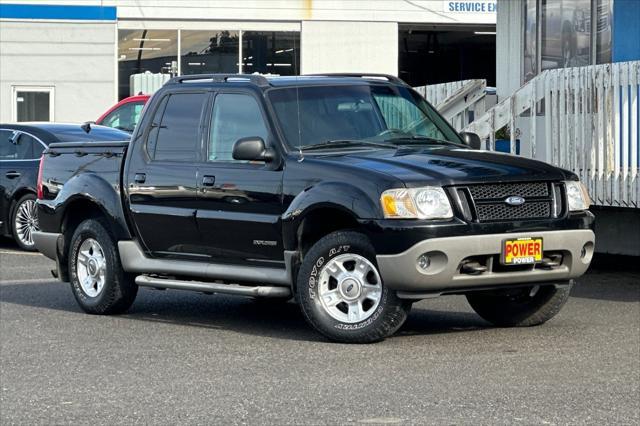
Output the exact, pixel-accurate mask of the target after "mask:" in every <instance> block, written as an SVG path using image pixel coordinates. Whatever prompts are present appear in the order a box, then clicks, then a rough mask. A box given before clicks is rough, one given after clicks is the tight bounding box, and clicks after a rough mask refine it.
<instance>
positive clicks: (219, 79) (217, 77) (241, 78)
mask: <svg viewBox="0 0 640 426" xmlns="http://www.w3.org/2000/svg"><path fill="white" fill-rule="evenodd" d="M198 81H202V82H208V83H231V82H249V83H253V84H255V85H257V86H260V87H268V86H270V84H269V80H267V78H266V77H265V76H264V75H261V74H193V75H181V76H179V77H174V78H172V79H171V80H169V81H168V82H167V84H179V83H184V82H192V83H194V82H198Z"/></svg>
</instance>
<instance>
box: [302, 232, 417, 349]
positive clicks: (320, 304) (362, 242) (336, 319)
mask: <svg viewBox="0 0 640 426" xmlns="http://www.w3.org/2000/svg"><path fill="white" fill-rule="evenodd" d="M296 286H297V299H298V301H299V303H300V306H301V308H302V312H303V314H304V316H305V318H306V320H307V321H308V322H309V324H311V326H313V328H315V329H316V330H317V331H319V332H320V333H322V334H323V335H325V336H326V337H328V338H329V339H331V340H334V341H336V342H343V343H371V342H376V341H379V340H382V339H384V338H385V337H388V336H390V335H392V334H393V333H395V332H396V331H397V330H398V329H399V328H400V327H401V326H402V324H403V323H404V322H405V320H406V319H407V315H408V314H409V311H410V309H411V304H410V303H407V302H405V301H403V300H400V299H398V297H397V296H396V293H395V292H394V291H392V290H389V289H388V288H387V287H386V286H385V285H384V283H383V282H382V279H381V278H380V274H379V272H378V269H377V265H376V258H375V253H374V250H373V247H372V246H371V244H370V243H369V240H368V239H367V238H366V237H365V236H364V235H362V234H360V233H358V232H351V231H338V232H334V233H331V234H329V235H327V236H325V237H324V238H322V239H320V240H319V241H318V242H317V243H315V244H314V245H313V246H312V247H311V249H310V250H309V251H308V252H307V253H306V255H305V256H304V259H303V261H302V265H301V267H300V271H299V273H298V279H297V282H296Z"/></svg>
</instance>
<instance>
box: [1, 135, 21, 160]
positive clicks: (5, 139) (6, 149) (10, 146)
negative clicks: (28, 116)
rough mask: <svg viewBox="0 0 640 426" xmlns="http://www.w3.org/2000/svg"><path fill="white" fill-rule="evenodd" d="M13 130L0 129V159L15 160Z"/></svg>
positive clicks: (15, 151)
mask: <svg viewBox="0 0 640 426" xmlns="http://www.w3.org/2000/svg"><path fill="white" fill-rule="evenodd" d="M14 133H15V132H14V131H13V130H0V160H16V159H17V158H18V157H17V149H16V145H15V143H14V140H13V134H14Z"/></svg>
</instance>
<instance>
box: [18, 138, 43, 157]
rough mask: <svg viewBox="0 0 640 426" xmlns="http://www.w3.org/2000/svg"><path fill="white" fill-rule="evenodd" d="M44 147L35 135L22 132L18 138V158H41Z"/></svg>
mask: <svg viewBox="0 0 640 426" xmlns="http://www.w3.org/2000/svg"><path fill="white" fill-rule="evenodd" d="M42 151H44V147H43V146H42V144H41V143H40V142H38V141H37V140H36V139H35V138H34V137H33V136H31V135H27V134H25V133H21V134H20V135H19V136H18V139H17V140H16V153H17V158H18V160H34V159H37V158H40V156H41V155H42Z"/></svg>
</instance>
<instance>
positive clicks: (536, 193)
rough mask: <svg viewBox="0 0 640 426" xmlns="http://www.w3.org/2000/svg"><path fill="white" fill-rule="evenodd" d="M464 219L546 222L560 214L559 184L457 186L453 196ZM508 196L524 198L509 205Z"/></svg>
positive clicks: (560, 191) (561, 194)
mask: <svg viewBox="0 0 640 426" xmlns="http://www.w3.org/2000/svg"><path fill="white" fill-rule="evenodd" d="M451 194H452V195H453V198H454V200H455V201H456V204H458V206H459V208H460V210H461V212H462V214H463V216H464V217H465V219H467V220H470V221H471V220H473V221H476V222H496V221H511V220H522V219H547V218H553V217H559V216H560V215H561V214H562V213H563V192H562V186H561V184H559V183H549V182H526V183H496V184H478V185H467V186H457V187H455V188H454V189H453V191H452V193H451ZM511 196H517V197H522V198H524V200H525V201H524V203H523V204H521V205H510V204H508V203H506V199H507V198H508V197H511Z"/></svg>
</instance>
